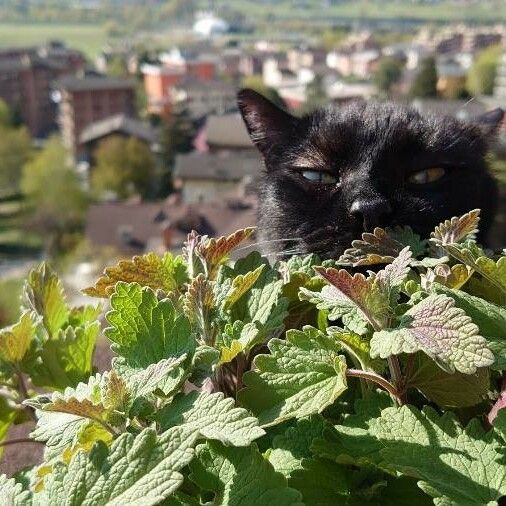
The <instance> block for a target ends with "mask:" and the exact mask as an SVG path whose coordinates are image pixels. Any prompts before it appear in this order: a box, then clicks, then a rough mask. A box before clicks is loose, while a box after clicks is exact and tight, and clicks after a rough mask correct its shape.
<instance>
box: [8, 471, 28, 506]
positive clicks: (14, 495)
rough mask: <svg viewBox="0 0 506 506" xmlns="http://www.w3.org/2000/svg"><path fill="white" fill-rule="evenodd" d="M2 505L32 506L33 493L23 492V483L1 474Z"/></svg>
mask: <svg viewBox="0 0 506 506" xmlns="http://www.w3.org/2000/svg"><path fill="white" fill-rule="evenodd" d="M0 504H2V506H31V504H32V493H31V492H30V491H29V490H23V486H22V485H21V483H16V481H14V479H13V478H7V476H5V474H0Z"/></svg>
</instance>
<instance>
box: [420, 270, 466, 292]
mask: <svg viewBox="0 0 506 506" xmlns="http://www.w3.org/2000/svg"><path fill="white" fill-rule="evenodd" d="M472 275H473V270H472V269H471V268H470V267H468V266H467V265H463V264H455V265H452V266H451V267H450V266H449V265H446V264H441V265H436V266H435V267H434V268H433V269H427V272H426V273H425V274H421V276H420V277H421V285H422V288H423V289H424V290H430V289H431V287H432V286H433V285H434V283H438V284H440V285H444V286H446V287H448V288H457V289H459V288H462V287H463V286H464V285H465V284H466V283H467V282H468V281H469V279H470V278H471V276H472Z"/></svg>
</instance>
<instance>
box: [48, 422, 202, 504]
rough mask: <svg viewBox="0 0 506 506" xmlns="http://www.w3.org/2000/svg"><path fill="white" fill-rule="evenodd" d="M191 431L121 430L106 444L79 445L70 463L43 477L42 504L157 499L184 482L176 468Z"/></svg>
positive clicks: (187, 454)
mask: <svg viewBox="0 0 506 506" xmlns="http://www.w3.org/2000/svg"><path fill="white" fill-rule="evenodd" d="M194 444H195V437H193V436H191V435H189V434H188V433H186V432H185V431H184V430H183V429H182V428H180V427H175V428H173V429H170V430H168V431H166V432H165V433H164V434H162V435H161V436H157V435H156V432H155V431H154V430H152V429H145V430H143V431H142V432H141V433H140V434H139V435H137V436H134V435H132V434H128V433H125V434H122V435H121V436H119V437H118V438H117V439H116V440H115V441H114V442H113V443H112V445H111V447H110V449H108V448H107V447H106V446H105V445H104V444H103V443H100V442H99V443H97V444H96V446H95V447H94V448H93V449H92V451H91V452H90V453H86V452H84V451H78V452H77V453H76V455H74V457H73V458H72V460H71V462H70V464H69V465H68V467H67V466H65V465H64V464H61V463H57V464H56V465H55V467H54V470H53V472H52V473H51V474H49V475H48V476H47V477H46V479H45V483H44V486H45V488H44V491H43V492H41V493H40V497H39V500H40V504H79V505H82V506H92V505H93V506H101V505H107V506H115V505H117V506H123V505H125V504H128V505H139V506H140V505H141V504H142V505H143V506H149V505H154V504H159V503H160V502H161V501H163V500H164V499H165V498H167V497H169V496H170V495H171V494H173V493H174V492H175V491H176V490H177V489H178V488H179V487H180V486H181V484H182V482H183V476H182V474H181V473H180V472H179V471H180V470H181V469H182V468H183V467H184V466H186V465H187V464H188V463H189V462H190V460H191V459H192V458H193V455H194V450H193V448H192V447H193V445H194Z"/></svg>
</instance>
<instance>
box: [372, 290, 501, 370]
mask: <svg viewBox="0 0 506 506" xmlns="http://www.w3.org/2000/svg"><path fill="white" fill-rule="evenodd" d="M417 351H423V352H424V353H425V354H426V355H428V356H429V357H431V358H432V359H433V360H435V361H436V362H437V363H438V365H439V366H440V367H442V368H444V369H445V370H446V371H448V372H454V371H455V370H457V371H459V372H462V373H464V374H473V373H475V372H476V369H477V368H479V367H487V366H490V365H492V364H493V363H494V356H493V354H492V352H491V351H490V349H489V348H488V346H487V341H486V339H485V338H484V337H482V336H481V335H480V334H479V329H478V327H477V326H476V325H475V324H474V323H473V322H472V320H471V318H469V316H467V315H466V314H465V313H464V311H462V309H460V308H457V307H455V302H454V301H453V299H451V298H450V297H447V296H445V295H430V296H429V297H427V298H426V299H424V300H422V301H421V302H419V303H418V304H417V305H416V306H414V307H413V308H411V309H410V310H409V311H407V312H406V313H405V314H404V315H403V316H402V317H401V319H400V323H399V326H398V327H397V328H396V329H388V330H382V331H379V332H375V333H374V335H373V337H372V339H371V357H373V358H375V357H381V358H387V357H389V356H391V355H398V354H400V353H415V352H417Z"/></svg>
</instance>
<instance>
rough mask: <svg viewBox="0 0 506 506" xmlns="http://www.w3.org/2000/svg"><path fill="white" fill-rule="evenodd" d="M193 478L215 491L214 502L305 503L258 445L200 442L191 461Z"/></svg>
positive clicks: (279, 505)
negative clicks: (234, 445) (245, 445)
mask: <svg viewBox="0 0 506 506" xmlns="http://www.w3.org/2000/svg"><path fill="white" fill-rule="evenodd" d="M190 470H191V475H190V478H191V480H192V481H193V482H194V483H196V484H197V485H198V486H200V487H201V488H202V489H204V490H208V491H210V492H214V493H215V500H214V502H213V504H215V505H216V506H218V505H227V506H240V505H246V504H259V503H260V502H261V504H265V505H267V504H276V505H277V506H303V503H302V501H301V495H300V493H299V492H297V491H296V490H294V489H291V488H289V487H288V486H287V483H286V479H285V478H284V477H283V475H281V474H279V473H276V472H275V471H274V469H273V468H272V466H271V465H270V464H269V462H268V461H267V460H265V459H264V458H263V457H262V455H261V454H260V452H259V451H258V450H257V448H256V447H255V446H250V447H248V448H227V447H225V446H223V445H221V444H220V443H217V442H208V443H207V444H206V445H199V446H198V447H197V449H196V459H195V460H193V461H192V462H191V464H190Z"/></svg>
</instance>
